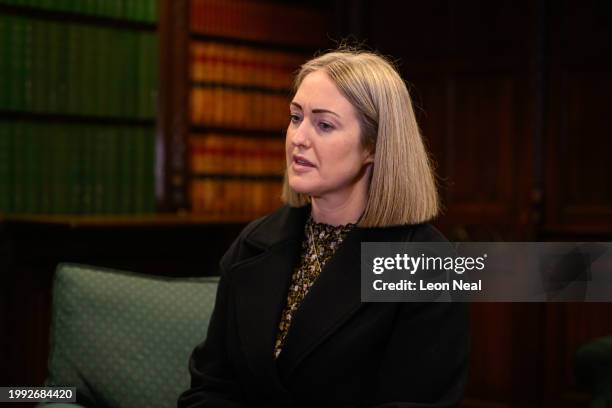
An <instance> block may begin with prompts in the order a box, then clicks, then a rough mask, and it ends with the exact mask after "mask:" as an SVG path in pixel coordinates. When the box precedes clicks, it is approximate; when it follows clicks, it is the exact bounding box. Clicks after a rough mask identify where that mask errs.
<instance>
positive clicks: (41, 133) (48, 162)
mask: <svg viewBox="0 0 612 408" xmlns="http://www.w3.org/2000/svg"><path fill="white" fill-rule="evenodd" d="M37 128H38V129H37V131H36V133H35V143H36V147H37V149H36V153H37V163H38V166H39V168H38V171H37V172H36V179H37V182H38V189H37V190H38V194H39V196H38V199H39V206H38V212H41V213H44V214H49V213H51V212H52V210H53V205H52V202H53V171H54V169H53V165H54V160H53V158H54V157H53V156H54V150H55V146H54V140H53V139H52V135H51V134H49V125H48V124H41V125H39V126H37Z"/></svg>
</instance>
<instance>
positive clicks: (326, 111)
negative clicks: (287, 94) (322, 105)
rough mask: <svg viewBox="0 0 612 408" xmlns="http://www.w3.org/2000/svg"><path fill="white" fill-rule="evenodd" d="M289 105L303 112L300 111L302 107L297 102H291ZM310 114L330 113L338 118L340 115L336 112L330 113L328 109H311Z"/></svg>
mask: <svg viewBox="0 0 612 408" xmlns="http://www.w3.org/2000/svg"><path fill="white" fill-rule="evenodd" d="M291 105H294V106H296V107H298V108H299V109H300V110H303V109H302V105H300V104H299V103H297V102H291ZM312 113H331V114H332V115H336V116H337V117H340V115H338V114H337V113H336V112H334V111H331V110H329V109H313V110H312Z"/></svg>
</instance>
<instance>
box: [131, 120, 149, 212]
mask: <svg viewBox="0 0 612 408" xmlns="http://www.w3.org/2000/svg"><path fill="white" fill-rule="evenodd" d="M145 132H146V129H142V128H135V129H134V135H133V136H134V143H133V146H134V147H133V154H134V163H133V164H132V166H133V171H134V178H133V183H134V185H133V189H134V207H133V210H134V212H136V213H139V214H141V213H143V212H144V209H145V180H144V177H145V166H146V164H145V154H146V136H147V135H146V133H145Z"/></svg>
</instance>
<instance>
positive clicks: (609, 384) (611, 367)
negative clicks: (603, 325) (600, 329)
mask: <svg viewBox="0 0 612 408" xmlns="http://www.w3.org/2000/svg"><path fill="white" fill-rule="evenodd" d="M575 371H576V380H577V383H578V385H579V386H581V387H582V388H584V389H586V390H588V391H590V392H591V394H592V395H593V399H592V401H591V403H590V405H589V408H612V336H610V337H600V338H598V339H595V340H592V341H590V342H588V343H586V344H584V345H583V346H581V347H580V348H579V349H578V351H577V352H576V361H575Z"/></svg>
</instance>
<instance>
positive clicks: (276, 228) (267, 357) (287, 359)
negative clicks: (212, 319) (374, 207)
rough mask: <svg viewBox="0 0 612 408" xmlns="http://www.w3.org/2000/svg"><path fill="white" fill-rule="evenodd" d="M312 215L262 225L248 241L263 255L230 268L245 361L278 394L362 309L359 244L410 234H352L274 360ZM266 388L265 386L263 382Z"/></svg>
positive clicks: (292, 214)
mask: <svg viewBox="0 0 612 408" xmlns="http://www.w3.org/2000/svg"><path fill="white" fill-rule="evenodd" d="M309 213H310V206H307V207H302V208H299V209H290V210H288V212H287V214H284V215H283V216H281V217H279V218H280V219H275V220H274V221H273V222H269V223H267V224H262V225H261V226H260V227H259V228H258V229H257V230H256V231H254V233H253V234H252V236H251V237H250V239H249V242H250V243H251V244H252V245H259V246H260V248H261V251H262V252H261V253H260V254H259V255H257V256H255V257H254V258H250V259H247V260H245V261H244V262H241V263H240V264H238V265H236V266H235V267H234V268H233V269H232V270H233V271H234V274H233V277H232V279H233V280H234V284H235V291H236V292H235V295H236V296H235V297H236V310H237V321H238V328H239V332H240V340H241V342H242V343H243V345H244V351H245V354H246V357H247V359H248V361H249V363H250V364H251V368H252V369H253V371H254V373H256V374H257V375H262V376H266V377H268V379H272V380H273V381H272V383H273V384H274V385H275V387H276V388H277V390H284V388H283V386H282V382H283V381H286V380H287V379H288V377H289V376H290V375H291V374H292V373H293V372H294V371H295V369H296V368H297V367H298V366H299V364H300V362H301V361H303V360H304V358H306V357H307V356H308V354H310V353H311V352H312V351H313V350H315V349H316V347H317V346H318V345H319V344H320V343H321V342H323V341H324V340H325V339H326V338H327V337H329V336H330V335H331V334H332V333H333V332H334V331H335V330H337V329H338V328H339V327H340V326H341V325H342V324H343V323H344V322H345V321H347V320H348V319H349V318H350V317H351V316H353V315H354V314H355V313H356V312H357V311H358V310H359V309H360V308H361V307H362V306H363V305H364V304H362V303H361V291H360V285H361V279H360V255H359V254H360V250H361V242H368V241H394V240H400V239H402V240H403V239H405V235H406V232H407V230H406V229H405V228H401V227H400V228H398V227H394V228H356V229H354V230H352V231H350V232H349V233H348V234H347V236H346V238H345V240H344V242H343V243H342V245H340V246H339V247H338V249H337V251H336V253H335V254H334V256H333V257H332V258H330V260H329V261H328V262H327V263H326V264H325V266H324V268H323V271H322V272H321V274H320V275H319V277H318V278H317V280H316V281H315V283H314V284H313V285H312V287H311V288H310V290H309V292H308V294H307V295H306V296H305V297H304V300H303V301H302V303H301V305H300V306H299V308H298V310H297V311H296V312H295V313H294V315H293V317H292V323H291V326H290V328H289V332H288V334H287V337H286V339H285V344H284V347H283V350H282V352H281V354H280V356H279V357H278V359H277V360H276V361H275V359H274V355H273V350H274V342H275V341H276V334H277V332H278V323H279V321H280V317H281V313H282V311H283V308H284V307H285V305H286V301H287V294H288V290H289V286H290V284H291V275H292V273H293V270H294V268H295V266H296V265H297V262H298V260H299V257H300V255H301V254H300V250H301V242H302V239H303V236H304V232H303V229H304V224H305V222H306V218H307V216H308V214H309ZM273 237H274V238H273ZM281 379H282V380H283V381H281ZM262 384H266V381H265V380H263V379H262ZM268 384H269V383H268ZM262 386H264V385H262Z"/></svg>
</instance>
